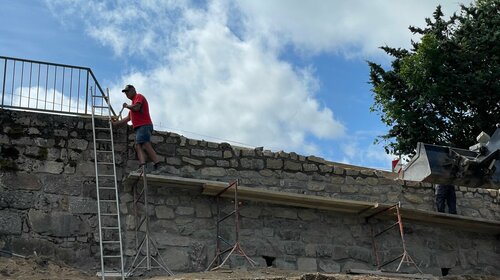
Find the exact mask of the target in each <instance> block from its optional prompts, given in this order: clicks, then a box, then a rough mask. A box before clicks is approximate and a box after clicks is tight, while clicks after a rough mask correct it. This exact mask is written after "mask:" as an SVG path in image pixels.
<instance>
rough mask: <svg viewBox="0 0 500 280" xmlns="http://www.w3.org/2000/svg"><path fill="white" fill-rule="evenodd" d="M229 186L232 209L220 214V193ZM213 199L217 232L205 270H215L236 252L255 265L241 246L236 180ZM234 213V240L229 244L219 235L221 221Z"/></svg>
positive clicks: (227, 188) (226, 189) (225, 190)
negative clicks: (211, 254) (211, 256)
mask: <svg viewBox="0 0 500 280" xmlns="http://www.w3.org/2000/svg"><path fill="white" fill-rule="evenodd" d="M231 188H233V189H234V201H233V202H234V209H233V211H231V212H230V213H229V214H226V215H224V216H223V217H221V216H222V210H221V195H223V194H224V193H225V192H228V191H229V190H230V189H231ZM215 200H216V203H217V226H216V228H217V233H216V249H215V257H214V259H213V260H212V261H211V262H210V264H209V265H208V267H207V269H206V271H208V270H217V269H219V268H221V267H223V266H224V264H225V263H226V261H227V260H228V259H229V257H230V256H231V255H232V254H233V253H236V254H238V255H240V256H243V257H244V258H245V259H246V260H247V261H248V262H249V263H250V265H251V266H252V267H254V266H256V265H257V262H255V261H254V260H252V259H251V258H249V257H248V256H247V254H246V253H245V251H244V250H243V248H242V247H241V242H240V202H239V201H238V180H236V181H234V182H232V183H229V185H228V186H227V187H225V188H224V189H223V190H221V191H220V192H219V193H217V194H216V195H215ZM233 215H234V230H235V242H234V243H233V244H231V242H230V241H228V240H227V239H225V238H223V237H222V236H221V223H222V222H223V221H225V220H226V219H228V218H229V217H231V216H233ZM222 243H224V244H226V245H227V246H228V247H226V248H224V249H223V248H222Z"/></svg>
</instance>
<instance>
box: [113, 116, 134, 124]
mask: <svg viewBox="0 0 500 280" xmlns="http://www.w3.org/2000/svg"><path fill="white" fill-rule="evenodd" d="M129 121H130V116H129V115H127V116H126V117H125V118H123V119H121V120H119V121H118V120H114V119H112V122H113V125H122V124H125V123H128V122H129Z"/></svg>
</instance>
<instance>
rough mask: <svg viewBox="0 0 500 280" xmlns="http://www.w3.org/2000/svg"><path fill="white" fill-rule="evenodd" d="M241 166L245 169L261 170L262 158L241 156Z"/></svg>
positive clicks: (262, 165) (262, 167) (262, 166)
mask: <svg viewBox="0 0 500 280" xmlns="http://www.w3.org/2000/svg"><path fill="white" fill-rule="evenodd" d="M240 164H241V167H243V168H245V169H253V170H261V169H264V161H263V160H262V159H255V158H254V159H249V158H242V159H241V160H240Z"/></svg>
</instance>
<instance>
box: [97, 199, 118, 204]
mask: <svg viewBox="0 0 500 280" xmlns="http://www.w3.org/2000/svg"><path fill="white" fill-rule="evenodd" d="M99 202H108V203H111V202H116V199H100V200H99Z"/></svg>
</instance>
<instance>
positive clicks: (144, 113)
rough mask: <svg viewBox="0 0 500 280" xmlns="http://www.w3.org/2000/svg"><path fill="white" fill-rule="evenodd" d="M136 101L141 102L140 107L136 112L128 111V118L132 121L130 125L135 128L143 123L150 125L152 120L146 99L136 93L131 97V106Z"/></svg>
mask: <svg viewBox="0 0 500 280" xmlns="http://www.w3.org/2000/svg"><path fill="white" fill-rule="evenodd" d="M137 103H141V104H142V105H141V109H140V110H139V111H137V112H135V111H132V110H130V111H129V113H128V114H129V116H130V120H131V121H132V126H133V127H134V128H137V127H139V126H143V125H148V124H150V125H152V124H153V122H152V121H151V116H149V105H148V101H147V100H146V98H145V97H144V96H143V95H142V94H140V93H137V94H136V95H135V96H134V99H132V106H134V105H135V104H137Z"/></svg>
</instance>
